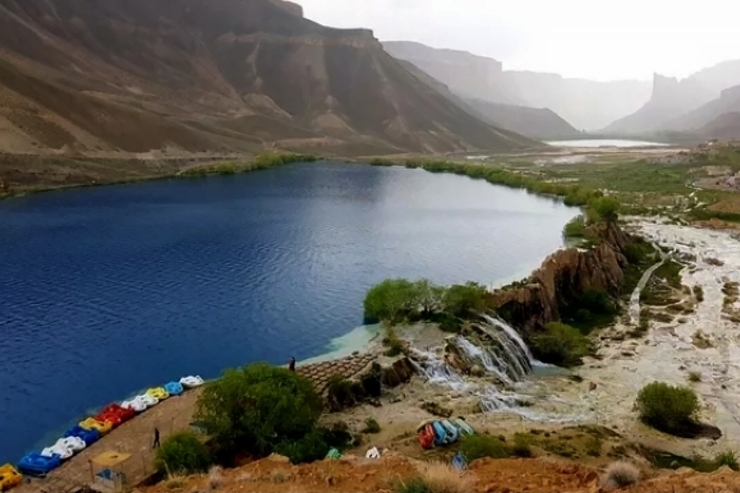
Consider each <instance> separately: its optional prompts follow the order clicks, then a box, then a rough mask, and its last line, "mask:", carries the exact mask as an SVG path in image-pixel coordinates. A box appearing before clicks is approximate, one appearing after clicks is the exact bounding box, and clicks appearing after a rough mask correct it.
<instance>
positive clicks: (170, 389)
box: [164, 382, 185, 395]
mask: <svg viewBox="0 0 740 493" xmlns="http://www.w3.org/2000/svg"><path fill="white" fill-rule="evenodd" d="M164 390H166V391H167V393H168V394H170V395H180V394H182V393H183V392H184V391H185V389H184V388H183V386H182V384H181V383H180V382H169V383H166V384H165V385H164Z"/></svg>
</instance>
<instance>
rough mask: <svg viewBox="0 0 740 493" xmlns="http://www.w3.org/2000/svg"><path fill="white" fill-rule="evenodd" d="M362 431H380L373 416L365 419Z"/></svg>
mask: <svg viewBox="0 0 740 493" xmlns="http://www.w3.org/2000/svg"><path fill="white" fill-rule="evenodd" d="M362 432H363V433H380V425H379V424H378V421H377V420H376V419H375V418H373V417H370V418H367V419H366V420H365V428H364V429H363V430H362Z"/></svg>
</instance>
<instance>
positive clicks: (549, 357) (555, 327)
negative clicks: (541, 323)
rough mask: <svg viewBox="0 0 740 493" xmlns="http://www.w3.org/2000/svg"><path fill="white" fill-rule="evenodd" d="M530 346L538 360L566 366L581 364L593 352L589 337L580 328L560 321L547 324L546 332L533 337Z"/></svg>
mask: <svg viewBox="0 0 740 493" xmlns="http://www.w3.org/2000/svg"><path fill="white" fill-rule="evenodd" d="M530 346H531V349H532V354H533V355H534V357H535V358H537V359H538V360H540V361H542V362H544V363H550V364H553V365H558V366H564V367H572V366H577V365H580V364H581V363H582V362H583V361H582V358H583V357H584V356H586V355H588V354H589V353H590V352H591V346H590V343H589V341H588V339H587V338H586V337H585V336H584V335H583V334H582V333H581V332H580V331H579V330H578V329H576V328H575V327H571V326H570V325H566V324H563V323H560V322H552V323H549V324H547V325H546V326H545V332H543V333H541V334H537V335H535V336H533V337H532V339H531V344H530Z"/></svg>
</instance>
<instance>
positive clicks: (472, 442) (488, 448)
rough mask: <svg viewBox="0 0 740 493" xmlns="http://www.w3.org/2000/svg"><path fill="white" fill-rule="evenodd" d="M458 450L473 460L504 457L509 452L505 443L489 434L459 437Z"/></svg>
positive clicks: (508, 454) (508, 455)
mask: <svg viewBox="0 0 740 493" xmlns="http://www.w3.org/2000/svg"><path fill="white" fill-rule="evenodd" d="M460 451H461V452H462V453H463V454H465V457H466V458H467V459H468V460H470V461H474V460H476V459H481V458H483V457H490V458H492V459H505V458H507V457H510V456H511V454H510V453H509V450H508V449H507V447H506V443H504V442H502V441H501V440H499V439H498V438H496V437H492V436H489V435H481V434H475V435H466V436H464V437H462V438H461V439H460Z"/></svg>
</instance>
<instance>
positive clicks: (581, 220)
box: [563, 216, 586, 238]
mask: <svg viewBox="0 0 740 493" xmlns="http://www.w3.org/2000/svg"><path fill="white" fill-rule="evenodd" d="M563 236H565V237H566V238H583V237H585V236H586V218H585V217H583V216H576V217H574V218H573V219H571V220H570V221H568V222H567V223H566V224H565V227H563Z"/></svg>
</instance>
